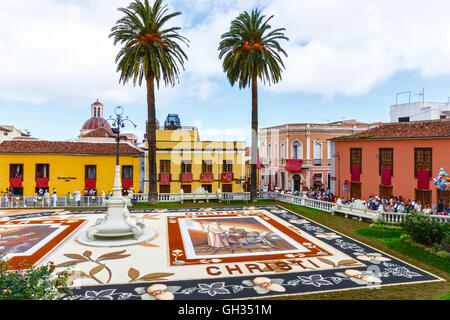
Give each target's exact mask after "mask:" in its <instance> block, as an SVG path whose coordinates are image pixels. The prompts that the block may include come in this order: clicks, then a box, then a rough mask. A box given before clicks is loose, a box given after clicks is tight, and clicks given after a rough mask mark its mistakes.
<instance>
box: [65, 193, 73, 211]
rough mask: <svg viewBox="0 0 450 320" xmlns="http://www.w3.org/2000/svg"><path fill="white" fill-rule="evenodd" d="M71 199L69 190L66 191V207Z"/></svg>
mask: <svg viewBox="0 0 450 320" xmlns="http://www.w3.org/2000/svg"><path fill="white" fill-rule="evenodd" d="M71 200H72V195H71V194H70V191H69V192H67V194H66V205H67V206H68V207H70V202H71Z"/></svg>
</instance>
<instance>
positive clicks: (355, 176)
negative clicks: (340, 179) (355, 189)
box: [352, 167, 361, 182]
mask: <svg viewBox="0 0 450 320" xmlns="http://www.w3.org/2000/svg"><path fill="white" fill-rule="evenodd" d="M360 173H361V169H360V167H352V181H354V182H359V181H360Z"/></svg>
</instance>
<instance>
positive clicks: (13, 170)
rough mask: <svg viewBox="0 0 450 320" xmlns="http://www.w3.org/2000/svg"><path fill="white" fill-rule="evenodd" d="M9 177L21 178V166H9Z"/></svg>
mask: <svg viewBox="0 0 450 320" xmlns="http://www.w3.org/2000/svg"><path fill="white" fill-rule="evenodd" d="M9 177H10V178H23V164H10V165H9Z"/></svg>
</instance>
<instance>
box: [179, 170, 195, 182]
mask: <svg viewBox="0 0 450 320" xmlns="http://www.w3.org/2000/svg"><path fill="white" fill-rule="evenodd" d="M192 180H194V179H193V177H192V173H190V172H186V173H182V174H181V182H192Z"/></svg>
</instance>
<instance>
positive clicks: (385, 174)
mask: <svg viewBox="0 0 450 320" xmlns="http://www.w3.org/2000/svg"><path fill="white" fill-rule="evenodd" d="M391 172H392V171H391V168H382V169H381V184H382V185H383V186H390V185H391V184H392V179H391V176H392V174H391Z"/></svg>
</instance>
